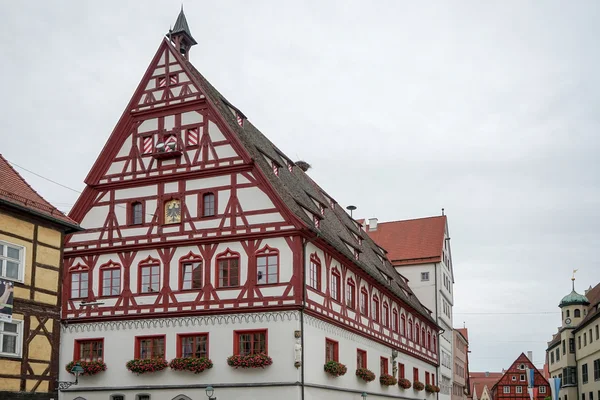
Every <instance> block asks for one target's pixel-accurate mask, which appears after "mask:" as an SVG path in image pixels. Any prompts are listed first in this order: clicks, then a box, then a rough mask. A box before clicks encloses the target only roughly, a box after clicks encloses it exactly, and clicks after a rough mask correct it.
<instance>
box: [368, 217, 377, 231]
mask: <svg viewBox="0 0 600 400" xmlns="http://www.w3.org/2000/svg"><path fill="white" fill-rule="evenodd" d="M377 221H378V220H377V218H369V232H372V231H376V230H377Z"/></svg>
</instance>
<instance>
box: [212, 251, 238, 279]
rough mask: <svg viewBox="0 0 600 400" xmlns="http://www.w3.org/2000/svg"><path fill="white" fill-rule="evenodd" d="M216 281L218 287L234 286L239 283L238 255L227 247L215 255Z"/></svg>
mask: <svg viewBox="0 0 600 400" xmlns="http://www.w3.org/2000/svg"><path fill="white" fill-rule="evenodd" d="M217 276H218V277H219V280H218V282H217V284H218V286H219V287H220V288H226V287H236V286H239V284H240V255H239V254H238V253H235V252H233V251H231V250H229V249H227V251H226V252H225V253H222V254H220V255H218V256H217Z"/></svg>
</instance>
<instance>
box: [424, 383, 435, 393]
mask: <svg viewBox="0 0 600 400" xmlns="http://www.w3.org/2000/svg"><path fill="white" fill-rule="evenodd" d="M425 391H426V392H427V393H435V388H434V387H433V385H430V384H429V383H426V384H425Z"/></svg>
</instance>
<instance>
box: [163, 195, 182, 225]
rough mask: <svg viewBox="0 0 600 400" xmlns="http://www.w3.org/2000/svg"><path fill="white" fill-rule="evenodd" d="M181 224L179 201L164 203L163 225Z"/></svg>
mask: <svg viewBox="0 0 600 400" xmlns="http://www.w3.org/2000/svg"><path fill="white" fill-rule="evenodd" d="M180 222H181V201H179V199H172V200H169V201H167V202H165V224H178V223H180Z"/></svg>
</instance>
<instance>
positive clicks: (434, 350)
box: [431, 334, 437, 353]
mask: <svg viewBox="0 0 600 400" xmlns="http://www.w3.org/2000/svg"><path fill="white" fill-rule="evenodd" d="M431 343H432V347H433V348H432V349H431V351H433V352H434V353H437V339H436V338H435V334H434V335H433V336H432V337H431Z"/></svg>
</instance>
